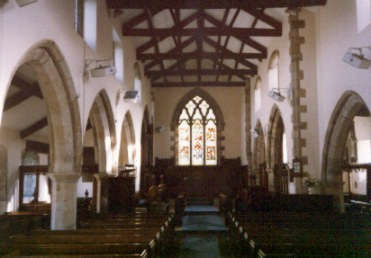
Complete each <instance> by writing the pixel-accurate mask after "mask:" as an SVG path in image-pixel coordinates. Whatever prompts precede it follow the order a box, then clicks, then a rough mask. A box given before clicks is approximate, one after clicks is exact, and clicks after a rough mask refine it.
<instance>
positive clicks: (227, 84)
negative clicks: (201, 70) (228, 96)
mask: <svg viewBox="0 0 371 258" xmlns="http://www.w3.org/2000/svg"><path fill="white" fill-rule="evenodd" d="M245 85H246V83H245V82H244V81H242V82H216V81H205V82H198V81H197V82H167V83H164V82H155V83H152V87H155V88H167V87H245Z"/></svg>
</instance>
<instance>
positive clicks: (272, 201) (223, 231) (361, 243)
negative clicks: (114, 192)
mask: <svg viewBox="0 0 371 258" xmlns="http://www.w3.org/2000/svg"><path fill="white" fill-rule="evenodd" d="M249 194H250V197H249V198H248V200H244V199H234V200H233V199H228V200H226V199H225V198H223V197H222V196H221V197H220V198H216V199H215V200H214V203H213V202H210V201H208V200H206V199H203V200H201V199H197V200H195V199H194V198H189V199H188V198H184V196H179V197H178V198H177V200H176V202H175V203H174V202H173V201H169V202H167V201H165V200H163V201H161V202H159V201H158V200H159V199H158V200H157V201H156V202H151V203H147V204H146V205H143V204H141V205H138V206H136V207H133V210H132V211H130V212H128V211H124V210H121V211H120V212H117V211H116V212H115V213H107V214H105V215H94V214H93V213H89V212H87V211H86V213H80V217H79V221H78V228H77V230H64V231H50V230H49V229H48V227H49V225H48V222H49V221H48V218H47V215H39V216H37V215H36V214H34V215H33V216H32V217H31V215H30V214H25V213H24V214H22V215H21V214H18V216H17V215H16V214H12V215H10V214H9V215H7V216H1V222H2V223H1V225H2V227H3V228H2V236H3V237H2V240H3V241H4V242H3V244H2V246H1V249H0V250H1V254H2V255H4V257H67V258H75V257H169V258H170V257H180V258H190V257H195V258H207V257H210V258H217V257H220V258H231V257H236V258H240V257H368V255H369V254H370V251H371V246H370V243H371V235H370V234H369V232H370V229H371V224H370V223H371V216H370V212H369V211H368V212H367V211H365V210H362V211H360V210H357V209H348V210H347V212H346V213H345V214H338V213H336V212H334V210H333V206H332V203H331V198H321V197H320V196H312V197H311V198H308V196H290V197H289V196H288V195H286V196H285V195H279V196H268V195H267V194H265V195H264V196H261V191H260V192H259V191H257V189H254V190H251V191H250V192H249ZM245 197H246V196H245ZM200 200H201V201H200ZM142 201H144V200H142ZM146 201H148V200H146ZM314 208H315V209H314ZM4 225H8V228H7V227H5V226H4ZM6 231H8V232H6ZM4 232H5V234H6V233H8V234H9V235H8V236H7V237H6V238H4Z"/></svg>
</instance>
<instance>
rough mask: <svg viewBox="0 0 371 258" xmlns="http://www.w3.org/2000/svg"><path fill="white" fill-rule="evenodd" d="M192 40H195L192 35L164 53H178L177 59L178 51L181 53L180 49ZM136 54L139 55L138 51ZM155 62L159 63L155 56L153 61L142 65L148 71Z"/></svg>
mask: <svg viewBox="0 0 371 258" xmlns="http://www.w3.org/2000/svg"><path fill="white" fill-rule="evenodd" d="M194 41H195V38H194V37H191V38H189V39H187V40H185V41H184V42H182V43H181V44H180V45H178V46H176V47H175V48H173V49H171V50H169V51H168V52H167V53H165V54H169V55H174V54H178V59H179V53H181V51H182V49H184V48H186V47H187V46H189V45H190V44H192V43H193V42H194ZM138 55H140V53H137V56H138ZM154 55H156V54H154ZM180 58H182V56H180ZM160 59H161V58H160ZM157 64H160V61H159V59H158V58H155V60H154V61H152V62H151V63H149V64H146V65H145V66H144V70H145V71H148V70H149V69H151V68H152V67H154V66H155V65H157Z"/></svg>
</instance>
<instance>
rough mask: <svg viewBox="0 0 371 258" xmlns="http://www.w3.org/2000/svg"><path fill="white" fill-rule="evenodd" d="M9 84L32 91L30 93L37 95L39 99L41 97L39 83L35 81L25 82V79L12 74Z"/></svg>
mask: <svg viewBox="0 0 371 258" xmlns="http://www.w3.org/2000/svg"><path fill="white" fill-rule="evenodd" d="M11 85H14V86H15V87H17V88H18V89H20V90H25V91H29V92H32V94H33V95H34V96H35V97H38V98H40V99H42V98H43V95H42V93H41V91H40V88H39V85H38V84H37V83H35V84H31V83H29V82H26V81H25V80H23V79H22V78H20V77H19V76H14V78H13V80H12V83H11Z"/></svg>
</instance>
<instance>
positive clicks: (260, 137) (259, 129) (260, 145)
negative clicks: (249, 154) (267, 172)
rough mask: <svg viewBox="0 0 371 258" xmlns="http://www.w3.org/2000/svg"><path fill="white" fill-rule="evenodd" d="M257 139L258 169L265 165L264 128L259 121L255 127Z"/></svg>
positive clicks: (255, 153) (256, 164) (255, 163)
mask: <svg viewBox="0 0 371 258" xmlns="http://www.w3.org/2000/svg"><path fill="white" fill-rule="evenodd" d="M255 132H256V133H257V137H255V141H254V165H255V168H258V167H259V166H260V165H261V164H263V163H265V137H264V131H263V126H262V124H261V122H260V120H258V121H257V123H256V126H255Z"/></svg>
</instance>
